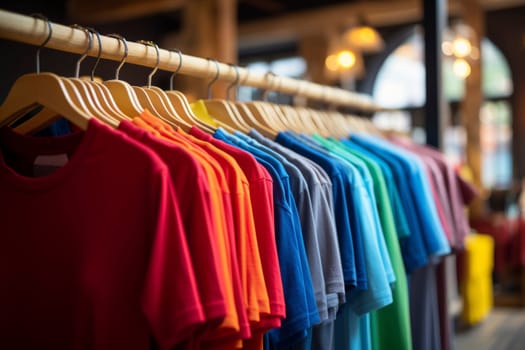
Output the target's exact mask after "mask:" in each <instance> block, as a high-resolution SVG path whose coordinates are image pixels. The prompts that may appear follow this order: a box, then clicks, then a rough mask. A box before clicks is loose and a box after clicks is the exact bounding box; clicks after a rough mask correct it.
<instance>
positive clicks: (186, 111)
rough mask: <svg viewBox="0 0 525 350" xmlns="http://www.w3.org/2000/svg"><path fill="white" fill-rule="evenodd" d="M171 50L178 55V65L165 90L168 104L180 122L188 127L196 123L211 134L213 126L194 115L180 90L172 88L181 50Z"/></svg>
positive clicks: (180, 58) (180, 63) (180, 57)
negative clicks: (167, 89) (168, 87)
mask: <svg viewBox="0 0 525 350" xmlns="http://www.w3.org/2000/svg"><path fill="white" fill-rule="evenodd" d="M172 51H175V52H177V54H178V55H179V65H178V67H177V69H176V70H175V71H174V72H173V73H172V74H171V76H170V89H169V91H165V95H166V98H167V99H168V100H169V103H170V105H171V106H172V107H173V109H174V110H175V112H177V115H178V116H179V117H180V119H181V121H182V122H184V123H186V124H187V125H188V126H189V127H190V128H191V126H192V125H196V126H198V127H199V128H201V129H203V130H204V131H206V132H207V133H210V134H213V133H214V132H215V128H213V127H212V126H210V125H208V124H206V123H203V122H202V121H201V120H200V119H199V118H198V117H197V116H196V115H195V113H193V110H192V109H191V105H190V103H189V101H188V99H187V98H186V96H185V95H184V94H183V93H182V92H180V91H176V90H174V89H173V80H174V79H175V76H176V75H177V74H178V73H179V71H180V69H181V68H182V52H181V51H180V50H179V49H173V50H172Z"/></svg>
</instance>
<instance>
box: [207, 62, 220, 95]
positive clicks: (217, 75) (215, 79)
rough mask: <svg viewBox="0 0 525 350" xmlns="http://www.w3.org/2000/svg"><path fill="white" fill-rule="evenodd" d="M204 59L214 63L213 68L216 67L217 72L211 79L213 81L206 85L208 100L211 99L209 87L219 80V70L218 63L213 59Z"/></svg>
mask: <svg viewBox="0 0 525 350" xmlns="http://www.w3.org/2000/svg"><path fill="white" fill-rule="evenodd" d="M206 59H207V60H208V61H213V62H214V63H215V66H216V67H217V72H216V73H215V77H213V80H212V81H210V83H209V84H208V100H210V99H211V87H212V85H213V84H214V83H215V82H216V81H217V80H219V75H220V73H221V68H220V66H219V61H217V60H215V59H212V58H206Z"/></svg>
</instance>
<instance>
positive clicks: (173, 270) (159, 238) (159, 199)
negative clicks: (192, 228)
mask: <svg viewBox="0 0 525 350" xmlns="http://www.w3.org/2000/svg"><path fill="white" fill-rule="evenodd" d="M149 186H151V187H150V193H151V194H152V196H151V199H150V202H149V203H145V210H146V211H148V212H149V227H147V229H148V230H150V232H151V252H150V258H149V266H148V267H147V270H146V277H145V285H144V290H143V295H142V308H143V311H144V313H145V315H146V318H147V320H148V322H149V324H150V327H151V330H152V333H153V335H154V337H155V339H156V340H157V342H158V343H159V345H160V347H161V348H162V349H170V348H172V347H174V346H175V345H176V344H178V343H179V342H181V341H182V340H184V338H185V337H186V336H187V335H188V334H191V331H192V330H193V329H194V328H195V327H198V326H200V325H201V324H202V323H203V322H204V313H203V310H202V306H201V303H200V298H199V294H198V291H197V286H196V282H195V275H194V271H193V268H192V264H191V259H190V254H189V251H188V246H187V242H186V236H185V232H184V227H183V225H182V220H181V216H180V212H179V207H178V205H179V204H178V202H177V199H176V196H175V192H174V190H173V187H172V184H171V182H170V181H169V180H168V170H167V169H163V170H162V171H160V172H159V173H158V174H156V176H155V177H154V178H153V179H152V180H151V182H150V184H149Z"/></svg>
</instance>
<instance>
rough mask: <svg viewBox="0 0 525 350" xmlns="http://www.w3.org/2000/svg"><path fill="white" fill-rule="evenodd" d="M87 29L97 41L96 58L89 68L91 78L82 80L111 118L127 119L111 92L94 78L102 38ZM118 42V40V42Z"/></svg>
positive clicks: (100, 52)
mask: <svg viewBox="0 0 525 350" xmlns="http://www.w3.org/2000/svg"><path fill="white" fill-rule="evenodd" d="M86 29H87V30H88V33H89V34H91V33H94V34H96V36H97V42H98V54H97V59H96V61H95V64H94V65H93V68H92V69H91V80H84V81H86V82H87V85H88V86H89V87H91V89H92V90H91V91H92V92H93V94H94V98H95V99H96V100H98V102H99V104H100V106H101V108H102V109H103V110H104V111H105V112H106V113H107V114H108V115H110V116H111V118H113V119H115V120H118V121H122V120H128V119H130V117H129V116H127V115H126V114H124V113H123V112H122V111H121V110H120V108H119V107H118V106H117V104H116V102H115V100H114V99H113V96H112V95H111V92H110V91H109V89H108V88H107V87H106V86H105V85H103V84H102V83H100V82H98V81H97V80H96V79H95V70H96V69H97V66H98V63H99V62H100V57H101V55H102V40H101V38H100V33H99V32H98V31H96V30H94V29H93V28H86ZM119 43H120V42H119ZM76 75H77V77H78V75H79V67H77V74H76Z"/></svg>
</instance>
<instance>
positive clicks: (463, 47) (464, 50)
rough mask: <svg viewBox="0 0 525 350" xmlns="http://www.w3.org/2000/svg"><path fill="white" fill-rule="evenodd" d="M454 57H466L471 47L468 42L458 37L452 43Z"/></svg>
mask: <svg viewBox="0 0 525 350" xmlns="http://www.w3.org/2000/svg"><path fill="white" fill-rule="evenodd" d="M452 47H453V52H454V56H456V57H467V56H468V55H470V52H471V51H472V45H471V44H470V41H469V40H468V39H466V38H463V37H458V38H456V39H454V41H453V42H452Z"/></svg>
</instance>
